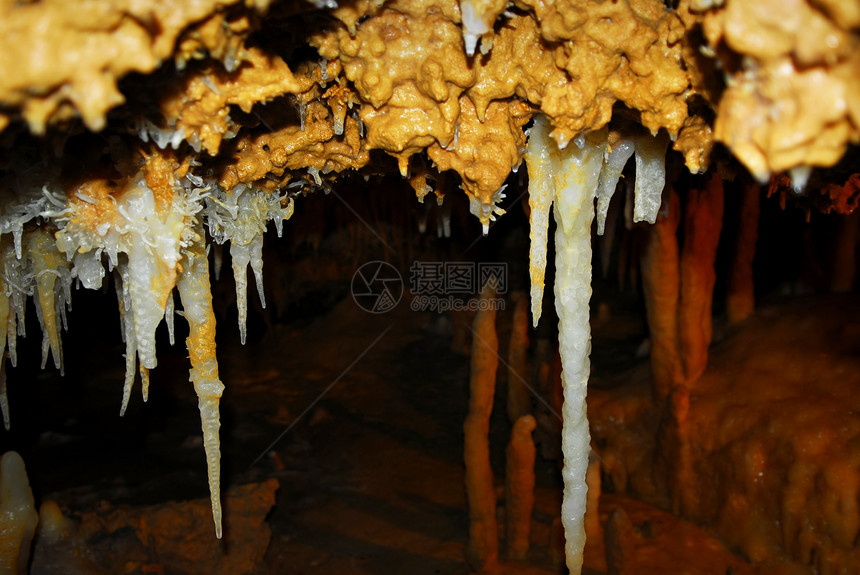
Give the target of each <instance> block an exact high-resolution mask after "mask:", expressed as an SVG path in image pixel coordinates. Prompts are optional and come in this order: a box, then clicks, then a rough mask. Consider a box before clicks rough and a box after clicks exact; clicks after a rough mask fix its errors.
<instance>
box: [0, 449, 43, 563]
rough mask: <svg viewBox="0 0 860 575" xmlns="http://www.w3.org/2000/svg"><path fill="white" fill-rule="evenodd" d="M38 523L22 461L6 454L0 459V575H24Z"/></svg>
mask: <svg viewBox="0 0 860 575" xmlns="http://www.w3.org/2000/svg"><path fill="white" fill-rule="evenodd" d="M38 523H39V516H38V515H37V514H36V507H35V502H34V500H33V492H32V491H31V490H30V482H29V480H28V479H27V470H26V469H25V467H24V460H23V459H21V456H20V455H18V454H17V453H16V452H14V451H7V452H6V453H4V454H3V456H2V457H0V575H24V574H25V573H27V566H28V564H29V559H30V544H31V542H32V541H33V535H34V534H35V533H36V525H37V524H38Z"/></svg>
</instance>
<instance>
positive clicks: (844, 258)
mask: <svg viewBox="0 0 860 575" xmlns="http://www.w3.org/2000/svg"><path fill="white" fill-rule="evenodd" d="M836 218H837V219H838V224H837V225H838V227H837V232H836V246H835V248H836V252H835V253H834V254H833V273H832V274H831V276H830V291H832V292H835V293H848V292H850V291H851V290H852V289H854V281H855V279H856V277H857V228H858V227H860V210H854V213H851V214H847V215H838V216H836Z"/></svg>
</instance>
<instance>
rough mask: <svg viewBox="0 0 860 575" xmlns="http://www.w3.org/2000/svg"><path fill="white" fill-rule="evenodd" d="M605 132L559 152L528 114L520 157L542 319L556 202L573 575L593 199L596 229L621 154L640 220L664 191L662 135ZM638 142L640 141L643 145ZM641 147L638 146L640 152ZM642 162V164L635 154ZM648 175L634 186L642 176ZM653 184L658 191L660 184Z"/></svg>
mask: <svg viewBox="0 0 860 575" xmlns="http://www.w3.org/2000/svg"><path fill="white" fill-rule="evenodd" d="M607 140H608V132H607V130H606V129H605V128H604V129H602V130H599V131H596V132H592V133H589V134H586V135H584V136H581V137H580V138H577V139H576V140H575V141H574V142H573V143H571V144H570V145H569V146H568V147H567V148H565V149H563V150H560V149H559V148H558V146H557V144H556V142H555V140H554V139H553V138H551V137H550V126H549V122H548V121H547V120H546V118H544V117H543V116H538V117H536V118H535V120H534V125H533V127H532V128H531V131H530V134H529V140H528V149H527V153H526V162H527V165H528V173H529V205H530V207H531V214H530V224H531V241H532V243H531V246H530V254H529V255H530V273H531V279H532V286H531V293H532V316H533V318H534V323H535V324H537V321H538V319H539V318H540V308H541V301H542V299H543V288H544V277H545V271H546V269H545V268H546V252H547V245H546V244H547V239H548V227H549V218H548V213H549V207H550V206H551V205H554V210H553V214H554V217H555V222H556V233H555V251H556V258H555V263H556V271H555V285H554V295H555V308H556V312H557V314H558V320H559V322H558V341H559V352H560V354H561V363H562V385H563V388H564V405H563V407H562V416H563V420H564V424H563V430H562V452H563V455H564V468H563V471H562V476H563V479H564V498H563V501H562V523H563V525H564V531H565V554H566V557H567V567H568V569H569V571H570V573H571V574H573V575H578V574H579V573H581V571H582V564H583V555H584V551H585V522H584V520H585V509H586V496H587V493H588V487H587V486H586V482H585V476H586V472H587V470H588V456H589V453H590V451H591V448H590V441H591V436H590V433H589V429H588V419H587V414H586V401H585V400H586V392H587V385H588V377H589V373H590V370H591V364H590V359H589V354H590V352H591V328H590V324H589V300H590V299H591V227H592V222H593V220H594V215H595V208H594V202H595V199H597V200H598V202H599V203H598V205H599V209H600V222H599V227H600V230H599V231H600V233H602V232H603V223H604V220H605V214H606V210H607V208H608V205H609V201H610V199H611V197H612V194H613V192H614V191H615V186H616V185H617V182H618V178H619V176H620V174H621V171H622V170H623V168H624V165H625V164H626V162H627V159H629V157H630V156H631V155H632V154H633V152H634V148H635V152H636V158H637V164H636V166H637V169H638V170H640V171H642V172H645V174H644V177H641V178H640V177H639V176H640V175H641V174H637V194H640V195H644V196H645V197H644V198H643V199H642V200H641V201H640V202H639V204H637V205H640V206H642V209H641V210H640V212H639V213H637V214H636V219H637V221H638V220H639V219H645V220H649V219H650V218H651V217H652V215H653V217H654V218H656V215H657V210H658V209H659V207H660V204H659V201H658V202H657V203H656V206H655V205H653V195H654V193H655V190H656V191H659V192H662V188H663V185H664V181H665V171H664V165H665V164H664V163H663V159H662V157H660V158H657V155H656V151H657V150H662V151H663V152H665V143H664V142H663V141H662V140H661V139H652V140H654V141H651V140H648V139H647V137H642V138H636V139H635V140H634V142H633V143H632V144H631V143H630V142H629V141H621V142H620V143H618V144H616V146H615V148H614V149H610V148H609V146H608V143H607ZM643 142H644V143H643ZM640 148H641V149H642V150H644V152H643V153H642V154H640ZM642 157H645V159H646V160H647V162H646V168H644V169H642V168H640V165H642V163H641V158H642ZM646 178H649V179H650V181H644V182H643V183H642V184H641V185H639V181H638V180H640V179H643V180H644V179H646ZM658 188H659V190H658Z"/></svg>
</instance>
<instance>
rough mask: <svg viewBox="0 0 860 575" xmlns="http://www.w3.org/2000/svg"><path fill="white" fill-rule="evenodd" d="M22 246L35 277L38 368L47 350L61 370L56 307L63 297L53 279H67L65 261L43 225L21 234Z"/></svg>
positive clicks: (43, 360) (43, 365) (46, 356)
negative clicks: (39, 339)
mask: <svg viewBox="0 0 860 575" xmlns="http://www.w3.org/2000/svg"><path fill="white" fill-rule="evenodd" d="M24 249H25V254H26V257H27V258H28V259H29V260H31V261H32V265H33V276H34V278H35V280H36V295H37V299H38V305H37V306H36V315H37V316H38V317H39V324H40V325H41V327H42V368H43V369H44V367H45V364H46V362H47V361H48V350H50V352H51V355H52V356H53V357H54V366H55V367H56V368H57V369H59V370H60V372H61V373H62V371H63V352H62V348H61V346H60V327H59V325H58V322H57V309H58V308H62V306H63V302H64V297H63V296H61V295H59V294H58V293H57V288H58V287H60V289H61V290H62V289H63V287H62V286H57V280H58V279H59V280H60V282H68V283H69V284H70V283H71V281H72V276H71V271H70V270H69V264H68V262H67V261H66V258H64V257H62V256H61V255H60V252H59V251H58V250H57V245H56V243H55V242H54V238H53V235H52V234H51V232H50V231H48V230H46V229H44V228H37V229H35V230H33V231H30V232H27V233H26V234H25V235H24ZM58 296H59V297H58ZM58 303H59V305H58Z"/></svg>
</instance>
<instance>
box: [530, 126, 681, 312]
mask: <svg viewBox="0 0 860 575" xmlns="http://www.w3.org/2000/svg"><path fill="white" fill-rule="evenodd" d="M550 130H551V126H550V124H549V122H548V121H547V120H546V118H544V117H543V116H538V117H536V118H535V121H534V126H533V127H532V128H531V130H530V132H529V146H528V151H527V153H526V162H527V164H528V172H529V206H530V208H531V215H530V217H529V218H530V228H531V230H530V236H531V248H530V252H529V262H530V265H529V275H530V277H531V299H532V318H533V322H534V325H535V326H537V324H538V321H539V320H540V316H541V302H542V301H543V292H544V277H545V271H546V244H547V236H548V230H549V210H550V207H552V204H553V202H554V201H555V200H556V199H557V198H558V190H559V189H561V186H562V184H561V183H559V182H556V179H558V178H562V177H564V176H563V172H562V171H560V168H559V166H560V162H561V159H560V158H562V157H563V156H565V155H566V154H570V153H574V152H576V151H577V150H584V149H586V148H587V147H589V146H592V147H593V145H594V144H593V143H592V142H593V140H594V138H595V137H596V136H595V134H603V135H602V136H600V138H601V139H602V142H601V144H600V154H599V156H600V158H601V162H600V164H599V166H598V167H599V174H598V179H597V180H596V187H595V189H594V190H593V193H594V197H595V198H596V199H597V233H598V234H600V235H603V232H604V230H605V227H606V218H607V214H608V212H609V202H610V201H611V200H612V196H613V195H614V194H615V190H616V188H617V187H618V181H619V179H620V178H621V173H622V171H623V170H624V167H625V166H626V165H627V161H628V160H629V159H630V156H634V159H635V167H636V179H635V183H634V187H633V202H632V204H633V212H632V221H633V222H648V223H649V224H653V223H654V222H655V221H656V220H657V214H658V213H659V211H660V206H661V205H662V194H663V188H664V187H665V184H666V147H667V145H668V138H667V137H666V135H665V134H664V133H661V134H659V135H658V136H656V137H652V136H649V135H646V134H637V135H632V136H620V137H616V138H612V139H613V140H614V141H613V143H612V144H610V143H609V142H608V140H609V138H608V136H607V132H606V130H605V129H604V130H600V131H598V132H595V133H593V134H587V135H585V136H581V137H580V138H577V139H576V140H574V142H573V143H571V144H570V145H569V146H568V147H570V146H574V148H570V149H565V150H560V149H559V148H558V146H557V145H556V144H555V141H554V140H552V142H553V144H552V145H550V144H547V142H549V141H550V140H551V136H550ZM553 173H557V174H558V175H557V176H556V177H555V178H552V177H549V176H548V174H553Z"/></svg>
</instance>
